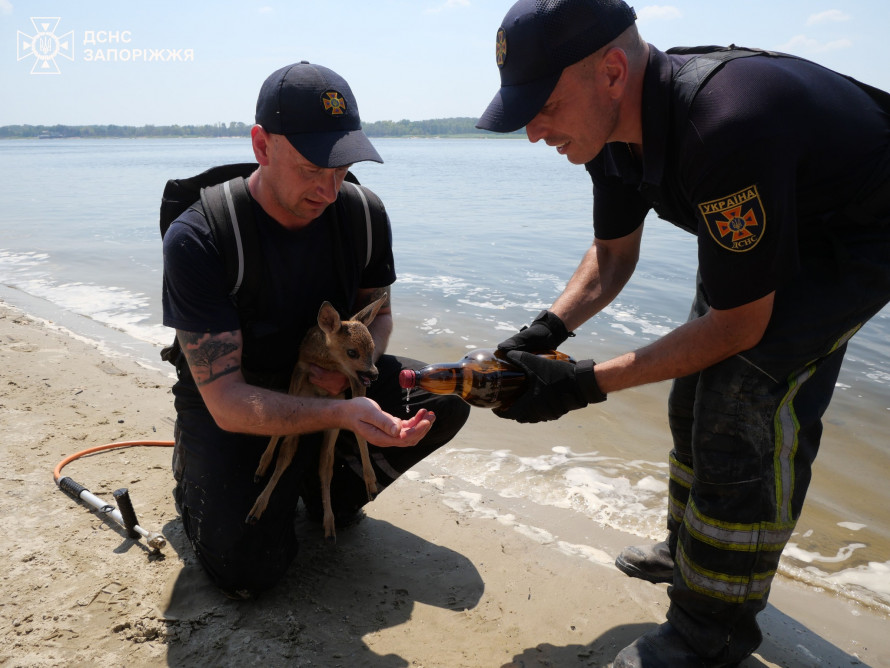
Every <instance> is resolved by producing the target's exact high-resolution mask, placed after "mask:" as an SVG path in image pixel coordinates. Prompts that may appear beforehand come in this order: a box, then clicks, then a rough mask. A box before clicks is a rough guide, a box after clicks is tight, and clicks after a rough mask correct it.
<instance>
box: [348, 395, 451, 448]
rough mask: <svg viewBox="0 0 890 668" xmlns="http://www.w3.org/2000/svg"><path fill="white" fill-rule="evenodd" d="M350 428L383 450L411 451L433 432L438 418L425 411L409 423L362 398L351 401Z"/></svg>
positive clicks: (409, 420) (422, 410) (419, 412)
mask: <svg viewBox="0 0 890 668" xmlns="http://www.w3.org/2000/svg"><path fill="white" fill-rule="evenodd" d="M347 403H348V404H349V406H350V408H349V409H348V411H347V413H346V416H347V419H348V420H349V424H348V428H349V429H351V430H352V431H354V432H356V433H358V434H361V436H363V437H364V438H365V439H367V441H368V443H371V444H372V445H376V446H378V447H381V448H390V447H396V448H408V447H411V446H412V445H417V444H418V443H419V442H420V441H421V439H422V438H423V437H424V436H426V435H427V433H429V430H430V429H431V428H432V426H433V422H435V421H436V415H435V414H434V413H431V412H430V411H428V410H427V409H425V408H421V409H420V410H419V411H417V413H416V414H415V415H414V416H413V417H411V418H410V419H408V420H402V419H401V418H397V417H395V416H393V415H390V414H389V413H386V412H385V411H383V410H382V409H381V408H380V406H379V405H378V404H377V402H376V401H374V400H373V399H368V398H367V397H358V398H356V399H352V400H350V401H349V402H347Z"/></svg>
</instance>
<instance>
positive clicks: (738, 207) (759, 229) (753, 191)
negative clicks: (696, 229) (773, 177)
mask: <svg viewBox="0 0 890 668" xmlns="http://www.w3.org/2000/svg"><path fill="white" fill-rule="evenodd" d="M698 210H699V212H700V213H701V216H702V218H703V219H704V221H705V227H707V228H708V232H709V233H710V235H711V238H713V239H714V241H716V242H717V243H718V244H720V245H721V246H722V247H723V248H725V249H726V250H730V251H733V252H736V253H744V252H745V251H749V250H751V249H752V248H754V246H756V245H757V242H758V241H760V239H761V238H762V237H763V231H764V230H765V229H766V212H765V211H764V210H763V202H761V201H760V194H759V193H758V192H757V186H749V187H748V188H743V189H742V190H740V191H738V192H737V193H733V194H732V195H729V196H728V197H721V198H720V199H715V200H711V201H710V202H702V203H701V204H699V205H698Z"/></svg>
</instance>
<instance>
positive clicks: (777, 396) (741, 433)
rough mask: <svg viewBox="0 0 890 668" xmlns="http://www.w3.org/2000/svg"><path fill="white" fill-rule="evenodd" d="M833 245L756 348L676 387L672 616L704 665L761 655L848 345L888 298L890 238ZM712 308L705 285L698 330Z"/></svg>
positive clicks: (877, 233) (856, 238)
mask: <svg viewBox="0 0 890 668" xmlns="http://www.w3.org/2000/svg"><path fill="white" fill-rule="evenodd" d="M833 241H834V244H833V245H831V246H828V245H826V249H825V250H824V252H821V253H818V254H815V255H810V256H807V257H805V258H804V259H803V263H802V265H803V266H802V267H801V271H800V273H799V274H798V276H797V277H796V278H795V280H793V281H792V282H790V283H789V284H787V285H784V286H782V288H780V289H779V290H778V291H777V292H776V299H775V304H774V308H773V316H772V319H771V320H770V324H769V326H768V328H767V331H766V333H765V335H764V337H763V340H762V341H761V342H760V343H759V344H758V345H757V346H755V347H754V348H752V349H751V350H748V351H745V352H743V353H741V354H739V355H736V356H734V357H731V358H729V359H727V360H724V361H723V362H720V363H719V364H716V365H714V366H713V367H710V368H708V369H705V370H703V371H701V372H700V373H696V374H693V375H691V376H687V377H685V378H679V379H677V380H675V381H674V383H673V386H672V389H671V394H670V399H669V406H668V408H669V418H670V426H671V433H672V436H673V441H674V448H673V451H672V452H671V457H670V482H669V500H668V504H669V511H668V531H669V536H670V539H669V546H670V548H671V552H672V554H673V555H674V564H675V567H674V582H673V586H672V587H671V588H670V589H669V590H668V591H669V596H670V599H671V604H670V608H669V609H668V613H667V618H668V620H669V621H670V622H671V624H672V625H673V626H674V627H675V628H676V629H677V630H678V631H679V632H680V633H681V634H682V635H683V636H684V637H685V638H686V640H687V641H688V642H689V643H690V644H691V645H692V646H693V647H694V648H695V649H696V650H697V651H698V652H699V654H701V655H702V656H706V657H711V658H715V659H718V660H721V661H725V662H727V663H732V662H736V661H740V660H742V659H743V658H745V657H746V656H748V655H749V654H750V653H751V652H752V651H753V650H754V649H755V648H756V647H757V646H758V645H759V644H760V642H761V640H762V632H761V630H760V627H759V625H758V623H757V620H756V616H757V613H759V612H760V611H761V610H763V608H764V607H765V606H766V603H767V599H768V597H769V593H770V586H771V584H772V581H773V577H774V576H775V573H776V570H777V568H778V565H779V559H780V557H781V554H782V551H783V550H784V548H785V545H786V544H787V542H788V540H789V538H790V537H791V534H792V532H793V531H794V527H795V524H796V522H797V520H798V518H799V517H800V513H801V509H802V508H803V504H804V499H805V497H806V493H807V488H808V486H809V483H810V477H811V467H812V465H813V462H814V460H815V458H816V455H817V453H818V451H819V446H820V441H821V437H822V416H823V414H824V413H825V410H826V409H827V408H828V405H829V403H830V401H831V397H832V393H833V391H834V387H835V382H836V381H837V378H838V374H839V372H840V369H841V365H842V362H843V358H844V353H845V352H846V348H847V341H848V340H849V339H850V338H851V337H852V336H853V335H854V334H855V333H856V332H857V331H858V329H859V328H860V327H861V326H862V325H863V324H864V323H865V322H866V321H867V320H868V319H869V318H871V317H872V316H873V315H874V314H875V313H877V312H878V311H879V310H880V309H881V308H882V307H883V306H884V305H885V304H886V303H887V301H888V299H890V228H888V227H887V226H884V227H874V228H856V227H852V228H849V229H846V230H843V232H841V233H837V235H836V236H835V238H834V240H833ZM707 309H708V305H707V303H706V299H705V296H704V293H703V290H702V287H701V285H699V286H698V289H697V291H696V299H695V302H694V303H693V306H692V310H691V313H690V320H692V319H695V318H697V317H700V316H701V315H703V314H704V313H705V312H706V311H707ZM875 419H881V417H880V416H875Z"/></svg>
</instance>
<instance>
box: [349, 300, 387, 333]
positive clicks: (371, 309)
mask: <svg viewBox="0 0 890 668" xmlns="http://www.w3.org/2000/svg"><path fill="white" fill-rule="evenodd" d="M385 301H386V297H381V298H380V299H377V300H375V301H373V302H371V303H370V304H368V305H367V306H366V307H365V308H363V309H362V310H361V311H359V312H358V313H356V314H355V315H354V316H353V317H352V319H353V320H358V321H359V322H360V323H362V324H363V325H364V326H365V327H367V326H368V325H370V324H371V323H372V322H373V321H374V318H376V317H377V312H378V311H379V310H380V307H381V306H383V302H385Z"/></svg>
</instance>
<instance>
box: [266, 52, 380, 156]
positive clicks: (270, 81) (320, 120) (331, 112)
mask: <svg viewBox="0 0 890 668" xmlns="http://www.w3.org/2000/svg"><path fill="white" fill-rule="evenodd" d="M256 122H257V124H258V125H261V126H262V127H263V129H264V130H265V131H266V132H271V133H272V134H278V135H284V136H285V137H287V139H288V141H290V143H291V144H292V145H293V147H294V148H295V149H297V151H299V152H300V153H301V154H302V155H303V156H304V157H305V158H306V159H307V160H309V161H310V162H311V163H312V164H314V165H317V166H319V167H342V166H344V165H351V164H353V163H356V162H362V161H363V160H373V161H374V162H383V159H382V158H381V157H380V154H379V153H377V150H376V149H375V148H374V147H373V146H372V145H371V142H370V140H369V139H368V137H367V136H366V135H365V133H364V132H362V121H361V119H360V118H359V115H358V104H356V102H355V96H353V94H352V90H351V89H350V88H349V84H347V83H346V80H345V79H344V78H343V77H341V76H340V75H339V74H337V73H336V72H334V71H333V70H329V69H328V68H327V67H322V66H321V65H313V64H311V63H309V62H307V61H305V60H304V61H302V62H299V63H295V64H293V65H288V66H287V67H282V68H281V69H280V70H276V71H275V72H273V73H272V74H271V75H269V77H268V78H267V79H266V81H265V82H264V83H263V87H262V88H260V95H259V97H258V98H257V103H256Z"/></svg>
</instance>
